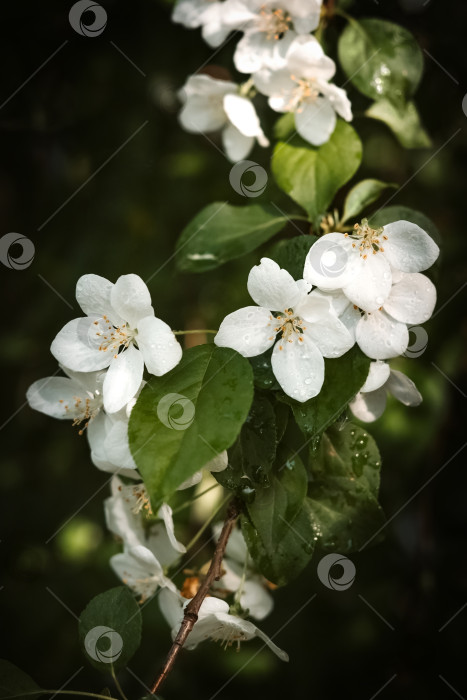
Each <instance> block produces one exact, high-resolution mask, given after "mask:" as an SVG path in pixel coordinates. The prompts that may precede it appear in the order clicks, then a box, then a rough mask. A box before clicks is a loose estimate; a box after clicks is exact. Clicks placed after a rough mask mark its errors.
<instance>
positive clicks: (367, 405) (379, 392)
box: [349, 389, 386, 423]
mask: <svg viewBox="0 0 467 700" xmlns="http://www.w3.org/2000/svg"><path fill="white" fill-rule="evenodd" d="M349 408H350V410H351V411H352V413H353V414H354V416H356V417H357V418H358V419H359V420H361V421H363V422H364V423H372V422H373V421H374V420H377V419H378V418H380V416H382V415H383V413H384V409H385V408H386V391H385V389H376V391H369V392H368V393H366V394H361V393H360V394H357V396H356V397H355V398H354V400H353V401H351V402H350V404H349Z"/></svg>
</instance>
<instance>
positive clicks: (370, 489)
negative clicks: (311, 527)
mask: <svg viewBox="0 0 467 700" xmlns="http://www.w3.org/2000/svg"><path fill="white" fill-rule="evenodd" d="M380 469H381V457H380V454H379V451H378V448H377V446H376V443H375V441H374V440H373V438H372V437H371V435H369V434H368V433H367V431H366V430H365V429H364V428H360V427H358V426H357V425H354V424H353V423H350V422H348V423H346V424H345V425H344V426H343V427H342V426H336V425H333V426H332V427H331V428H329V430H328V431H327V432H326V433H325V434H324V435H323V437H322V440H321V443H320V446H319V448H318V450H316V451H312V453H311V456H310V477H311V481H310V485H309V488H308V496H309V503H310V506H311V508H312V510H313V514H314V517H315V518H316V520H317V521H318V523H319V529H320V531H321V539H320V544H321V545H322V546H323V547H324V548H325V549H330V550H332V551H335V552H340V553H342V554H346V553H349V552H352V551H355V550H357V549H359V548H360V547H362V546H363V545H364V544H366V543H367V542H368V540H369V539H370V538H372V537H373V535H375V533H376V532H377V531H378V530H379V529H380V527H381V526H382V525H383V524H384V521H385V519H384V514H383V511H382V509H381V507H380V505H379V503H378V491H379V476H380Z"/></svg>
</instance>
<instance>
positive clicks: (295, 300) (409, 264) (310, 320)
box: [215, 219, 439, 421]
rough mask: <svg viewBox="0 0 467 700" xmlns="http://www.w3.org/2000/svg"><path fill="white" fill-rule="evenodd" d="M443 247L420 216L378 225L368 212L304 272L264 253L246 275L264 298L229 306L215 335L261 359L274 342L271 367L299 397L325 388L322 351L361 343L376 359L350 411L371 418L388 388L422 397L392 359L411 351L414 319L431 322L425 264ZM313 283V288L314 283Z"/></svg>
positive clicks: (414, 399) (403, 396) (316, 247)
mask: <svg viewBox="0 0 467 700" xmlns="http://www.w3.org/2000/svg"><path fill="white" fill-rule="evenodd" d="M438 255H439V248H438V246H437V245H436V243H435V242H434V241H433V239H432V238H431V237H430V236H429V235H428V234H427V233H426V232H425V231H423V229H421V228H420V227H419V226H417V225H416V224H413V223H410V222H409V221H396V222H394V223H392V224H388V225H386V226H384V227H382V228H379V229H373V228H371V226H370V225H369V224H368V221H367V220H365V219H364V220H363V222H362V223H361V224H356V225H355V227H354V229H353V231H352V233H351V234H348V233H337V232H336V233H328V234H325V235H324V236H322V237H321V238H319V239H318V240H317V241H316V242H315V243H314V244H313V245H312V246H311V247H310V250H309V252H308V255H307V257H306V261H305V265H304V270H303V279H301V280H298V281H295V280H294V279H293V277H292V276H291V275H290V274H289V272H287V270H284V269H281V268H280V267H279V265H278V264H277V263H276V262H274V261H273V260H270V259H269V258H263V259H262V260H261V263H260V265H257V266H255V267H254V268H253V269H252V270H251V272H250V275H249V278H248V291H249V293H250V296H251V297H252V299H253V300H254V301H255V302H256V304H257V306H247V307H245V308H243V309H239V310H237V311H234V312H233V313H231V314H229V315H228V316H227V317H226V318H225V319H224V321H223V322H222V324H221V326H220V329H219V332H218V334H217V335H216V337H215V342H216V343H217V345H220V346H227V347H231V348H234V349H235V350H237V351H238V352H239V353H241V354H242V355H243V356H244V357H255V356H257V355H261V354H262V353H264V352H266V351H267V350H269V349H270V348H271V347H273V350H272V355H271V366H272V371H273V373H274V375H275V377H276V379H277V381H278V383H279V384H280V386H281V387H282V389H283V391H284V392H285V393H286V394H287V395H288V396H290V397H292V398H293V399H296V400H297V401H299V402H305V401H308V400H309V399H311V398H314V397H315V396H317V395H318V394H319V392H320V391H321V388H322V386H323V382H324V376H325V363H324V358H329V359H332V358H337V357H341V356H342V355H344V353H346V352H347V351H348V350H349V349H350V348H351V347H353V345H355V343H357V345H358V346H359V348H360V349H361V350H362V352H363V353H365V355H367V356H368V357H369V358H371V359H372V360H373V362H372V364H371V365H370V373H369V376H368V379H367V381H366V382H365V385H364V386H363V387H362V389H361V391H360V393H359V394H358V396H357V397H356V398H355V400H354V401H353V402H352V403H351V405H350V406H351V410H352V411H353V412H354V414H355V415H356V416H357V417H358V418H360V419H361V420H363V421H371V420H375V419H376V418H378V417H379V416H380V415H381V414H382V413H383V411H384V407H385V403H386V393H385V391H386V390H388V391H390V392H391V393H392V394H393V395H394V396H395V397H396V398H398V399H399V400H400V401H402V402H403V403H405V404H406V405H417V404H418V403H420V401H421V397H420V394H419V393H418V391H417V389H416V388H415V386H414V384H413V382H411V380H410V379H408V378H407V377H405V375H403V374H402V373H401V372H398V371H397V370H390V367H389V365H388V364H387V363H386V362H384V360H388V359H391V358H394V357H397V356H399V355H402V354H404V352H405V351H406V350H407V348H408V345H409V327H410V326H412V325H414V324H420V323H424V322H425V321H427V320H428V319H429V318H430V316H431V315H432V313H433V309H434V307H435V304H436V289H435V286H434V284H433V283H432V282H431V280H430V279H429V278H428V277H426V276H425V275H422V274H420V273H421V271H423V270H426V269H427V268H429V267H430V266H431V265H432V264H433V263H434V262H435V260H436V259H437V257H438ZM313 286H314V288H312V287H313Z"/></svg>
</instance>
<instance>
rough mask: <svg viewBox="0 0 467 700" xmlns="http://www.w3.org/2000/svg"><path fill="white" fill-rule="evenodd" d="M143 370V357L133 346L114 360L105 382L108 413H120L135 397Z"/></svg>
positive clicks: (105, 404) (105, 406)
mask: <svg viewBox="0 0 467 700" xmlns="http://www.w3.org/2000/svg"><path fill="white" fill-rule="evenodd" d="M143 370H144V360H143V356H142V354H141V353H140V351H139V350H137V349H136V348H135V347H134V346H133V345H130V347H129V348H127V350H124V351H123V352H121V353H120V354H119V355H117V356H116V357H113V358H112V361H111V363H110V367H109V369H108V372H107V374H106V376H105V380H104V408H105V410H106V411H107V413H115V412H116V411H119V410H120V409H121V408H123V407H124V406H125V405H126V404H127V403H128V401H130V399H132V398H133V397H134V396H135V394H136V392H137V391H138V389H139V387H140V384H141V380H142V378H143Z"/></svg>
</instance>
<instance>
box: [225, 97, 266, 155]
mask: <svg viewBox="0 0 467 700" xmlns="http://www.w3.org/2000/svg"><path fill="white" fill-rule="evenodd" d="M224 110H225V112H226V114H227V116H228V118H229V120H230V121H231V122H232V124H233V125H234V126H235V127H236V128H237V129H238V130H239V131H240V133H241V134H243V135H244V136H255V137H256V138H258V137H259V138H262V137H264V134H263V130H262V129H261V125H260V123H259V119H258V115H257V114H256V110H255V108H254V106H253V103H252V101H251V100H248V99H247V98H246V97H241V96H240V95H232V94H230V95H225V97H224ZM268 144H269V142H268V143H266V144H265V145H266V146H267V145H268Z"/></svg>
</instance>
